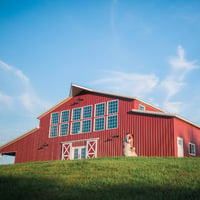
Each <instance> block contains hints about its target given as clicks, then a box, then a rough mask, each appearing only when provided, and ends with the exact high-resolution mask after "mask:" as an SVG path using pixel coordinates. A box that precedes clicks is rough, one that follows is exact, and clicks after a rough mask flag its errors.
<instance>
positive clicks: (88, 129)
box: [82, 120, 91, 133]
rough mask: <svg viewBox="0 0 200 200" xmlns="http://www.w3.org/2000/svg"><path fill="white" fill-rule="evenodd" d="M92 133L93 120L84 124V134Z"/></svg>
mask: <svg viewBox="0 0 200 200" xmlns="http://www.w3.org/2000/svg"><path fill="white" fill-rule="evenodd" d="M90 131H91V120H85V121H83V122H82V133H88V132H90Z"/></svg>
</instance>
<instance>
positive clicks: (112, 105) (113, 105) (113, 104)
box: [108, 100, 118, 114]
mask: <svg viewBox="0 0 200 200" xmlns="http://www.w3.org/2000/svg"><path fill="white" fill-rule="evenodd" d="M113 113H118V101H117V100H116V101H109V102H108V114H113Z"/></svg>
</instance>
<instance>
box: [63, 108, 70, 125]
mask: <svg viewBox="0 0 200 200" xmlns="http://www.w3.org/2000/svg"><path fill="white" fill-rule="evenodd" d="M61 122H62V123H63V122H69V110H65V111H63V112H62V113H61Z"/></svg>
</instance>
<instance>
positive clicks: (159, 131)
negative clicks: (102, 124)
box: [2, 93, 174, 163]
mask: <svg viewBox="0 0 200 200" xmlns="http://www.w3.org/2000/svg"><path fill="white" fill-rule="evenodd" d="M78 98H81V99H82V101H77V99H78ZM113 99H117V97H112V96H105V95H101V94H89V93H85V94H81V95H79V96H77V97H73V98H72V99H70V100H69V101H68V102H65V103H64V104H62V105H60V106H59V107H57V108H56V109H55V110H53V111H52V112H61V111H63V110H70V119H71V114H72V112H71V111H72V109H73V108H77V107H83V106H86V105H92V106H93V116H94V106H95V104H97V103H102V102H107V101H110V100H113ZM118 99H119V114H118V128H117V129H111V130H104V131H96V132H93V131H92V132H90V133H82V134H76V135H70V134H69V135H68V136H57V137H55V138H49V123H50V115H51V113H48V114H47V115H45V116H43V117H42V118H41V120H40V128H39V130H37V131H36V132H35V133H31V134H30V135H28V136H26V137H25V138H22V139H20V140H19V141H17V142H15V143H13V144H11V145H9V146H7V147H5V148H4V149H3V150H2V151H4V152H6V151H7V152H8V151H16V163H18V162H28V161H42V160H59V159H61V153H62V145H61V143H62V142H67V141H74V140H82V139H90V138H99V139H98V141H97V157H103V156H122V154H123V138H124V136H125V134H126V133H127V132H128V131H129V132H133V133H134V134H135V147H136V153H137V154H138V155H139V156H174V149H173V147H174V144H173V143H174V137H173V120H172V119H171V118H167V117H160V116H159V117H158V116H153V115H143V114H130V111H131V110H132V109H136V108H135V107H134V106H138V103H136V104H134V101H133V100H131V99H127V98H118ZM74 102H76V104H74ZM149 109H150V110H151V108H149ZM105 117H106V116H105ZM92 121H94V118H92ZM93 124H94V123H92V130H93ZM70 126H71V123H69V128H70ZM77 145H78V144H75V143H73V146H77Z"/></svg>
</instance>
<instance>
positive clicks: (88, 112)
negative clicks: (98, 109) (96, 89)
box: [83, 106, 92, 119]
mask: <svg viewBox="0 0 200 200" xmlns="http://www.w3.org/2000/svg"><path fill="white" fill-rule="evenodd" d="M91 117H92V106H85V107H83V119H86V118H91Z"/></svg>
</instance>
